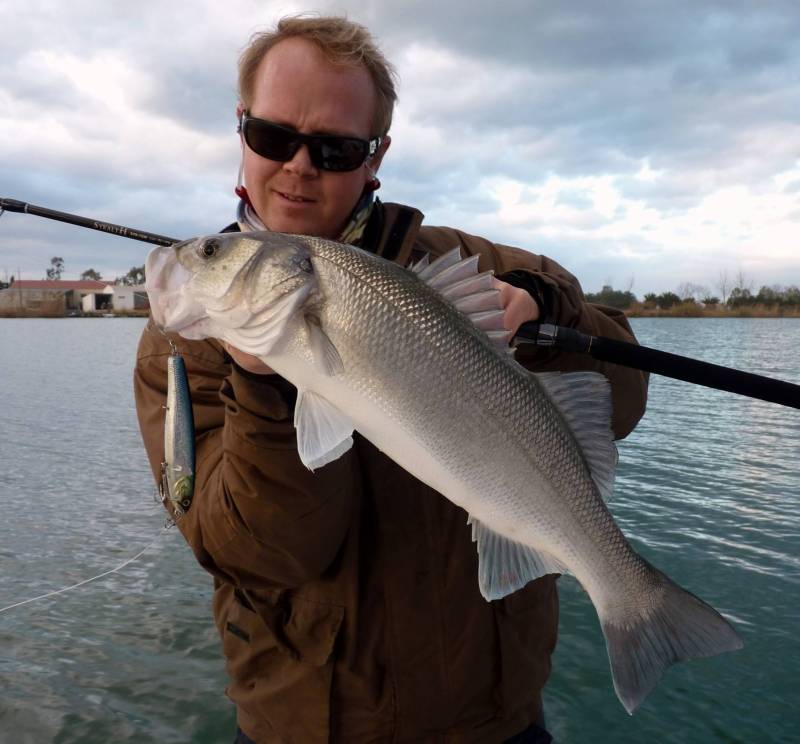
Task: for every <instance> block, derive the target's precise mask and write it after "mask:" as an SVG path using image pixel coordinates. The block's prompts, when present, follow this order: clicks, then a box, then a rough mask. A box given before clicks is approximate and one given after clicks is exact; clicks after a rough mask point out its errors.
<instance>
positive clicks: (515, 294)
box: [492, 279, 539, 338]
mask: <svg viewBox="0 0 800 744" xmlns="http://www.w3.org/2000/svg"><path fill="white" fill-rule="evenodd" d="M492 283H493V284H494V287H495V289H499V290H500V304H501V306H502V307H503V310H504V311H505V317H504V318H503V324H504V325H505V327H506V328H507V329H508V330H509V331H511V337H512V338H513V337H514V336H515V335H516V333H517V330H518V329H519V327H520V326H521V325H522V324H523V323H526V322H528V321H529V320H539V306H538V305H537V304H536V300H534V299H533V297H531V296H530V294H529V293H528V292H526V291H525V290H524V289H521V288H520V287H515V286H513V285H512V284H508V283H507V282H502V281H500V280H499V279H492Z"/></svg>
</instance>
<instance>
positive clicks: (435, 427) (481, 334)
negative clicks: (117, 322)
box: [146, 233, 741, 712]
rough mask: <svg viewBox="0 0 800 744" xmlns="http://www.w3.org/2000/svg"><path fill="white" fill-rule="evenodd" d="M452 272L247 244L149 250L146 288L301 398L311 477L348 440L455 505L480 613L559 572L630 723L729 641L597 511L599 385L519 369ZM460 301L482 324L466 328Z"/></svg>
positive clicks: (731, 639)
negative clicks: (473, 558) (569, 577)
mask: <svg viewBox="0 0 800 744" xmlns="http://www.w3.org/2000/svg"><path fill="white" fill-rule="evenodd" d="M458 261H459V259H458V256H457V255H455V254H447V255H446V256H443V257H440V258H439V259H437V260H436V261H435V262H433V263H431V264H430V265H427V264H424V265H423V263H421V264H419V265H418V266H416V267H415V268H414V270H407V269H404V268H402V267H400V266H397V265H395V264H392V263H390V262H387V261H385V260H383V259H381V258H379V257H377V256H374V255H371V254H368V253H366V252H364V251H362V250H359V249H358V248H354V247H352V246H347V245H341V244H338V243H333V242H330V241H325V240H321V239H317V238H309V237H303V236H287V235H280V234H276V233H251V234H247V235H236V234H232V235H217V236H209V237H204V238H196V239H194V240H191V241H186V242H184V243H181V244H178V245H176V246H172V247H171V248H157V249H155V250H154V251H153V252H152V253H151V255H150V256H149V257H148V268H147V271H146V274H147V277H148V283H149V284H148V291H151V289H152V292H151V306H152V308H153V314H154V317H156V319H157V321H158V322H159V323H160V324H162V325H163V326H165V327H166V328H168V329H170V330H175V331H178V332H180V333H182V334H184V335H186V336H187V337H189V338H202V337H206V336H216V337H217V338H221V339H223V340H225V341H227V342H229V343H230V344H232V345H233V346H235V347H238V348H240V349H242V350H244V351H248V352H250V353H254V354H256V355H257V356H259V357H260V358H261V359H263V360H264V362H265V363H266V364H268V365H269V366H270V367H272V368H273V369H274V370H275V371H276V372H278V373H279V374H281V375H282V376H283V377H285V378H286V379H288V380H290V381H291V382H292V383H294V384H295V385H296V386H297V388H298V403H297V406H296V411H295V425H296V427H297V441H298V453H299V454H300V457H301V459H302V460H303V462H305V463H306V464H307V465H308V466H309V467H311V468H316V467H323V466H324V465H325V464H326V463H327V462H330V461H331V460H332V459H335V458H336V457H338V456H340V455H341V454H342V453H343V452H344V451H346V450H347V449H348V448H349V447H350V446H351V444H352V432H353V430H357V431H359V432H360V433H361V434H362V435H363V436H364V437H366V438H367V439H369V440H370V441H371V442H372V443H373V444H374V445H375V446H376V447H378V448H379V449H381V450H383V451H384V452H385V453H386V454H387V455H388V456H389V457H391V458H392V459H394V460H395V461H396V462H397V463H398V464H399V465H400V466H401V467H403V468H404V469H406V470H407V471H408V472H410V473H411V474H413V475H414V476H416V477H417V478H419V479H420V480H422V481H423V482H425V483H427V484H428V485H429V486H431V487H432V488H433V489H435V490H437V491H439V492H440V493H441V494H442V495H444V496H445V497H446V498H448V499H450V500H451V501H453V502H454V503H456V504H458V505H459V506H461V507H463V508H464V509H465V510H466V511H467V512H468V514H469V523H470V525H471V529H472V536H473V539H474V540H475V542H476V545H477V550H478V556H479V575H478V577H477V579H478V582H479V586H480V589H481V592H482V593H483V595H484V597H486V598H487V600H491V599H496V598H499V597H502V596H504V595H506V594H508V593H510V592H512V591H515V590H517V589H519V588H521V587H522V586H524V585H525V584H526V583H527V582H528V581H531V580H533V579H535V578H537V577H539V576H541V575H544V574H546V573H554V572H556V573H562V572H564V571H567V570H568V571H569V572H570V573H572V574H573V575H574V576H575V577H576V578H577V579H578V581H579V582H580V583H581V584H582V586H583V587H584V589H586V591H587V592H588V594H589V596H590V598H591V599H592V602H593V603H594V605H595V608H596V609H597V611H598V615H599V618H600V622H601V626H602V628H603V632H604V635H605V638H606V644H607V648H608V653H609V659H610V663H611V669H612V676H613V680H614V687H615V690H616V692H617V695H618V697H619V698H620V700H621V701H622V703H623V705H624V706H625V708H626V709H627V710H628V711H629V712H633V710H635V709H636V707H637V706H638V705H639V704H640V703H641V702H642V700H643V699H644V698H645V696H646V695H647V694H648V693H649V692H650V690H652V689H653V687H655V685H656V684H657V683H658V680H659V679H660V677H661V676H662V674H663V672H664V670H665V669H666V668H667V667H668V666H669V665H670V664H672V663H674V662H676V661H680V660H685V659H688V658H693V657H697V656H710V655H713V654H717V653H721V652H723V651H727V650H732V649H735V648H739V647H740V646H741V641H740V640H739V638H738V636H737V635H736V633H735V631H734V630H733V628H731V626H730V625H729V624H728V623H727V621H725V620H724V618H722V617H721V616H720V615H719V613H717V612H716V611H715V610H714V609H713V608H711V607H709V606H708V605H706V604H705V603H703V602H702V601H701V600H699V599H697V598H696V597H694V595H692V594H690V593H689V592H686V591H685V590H684V589H682V588H680V587H678V586H677V585H676V584H675V583H674V582H672V581H671V580H670V579H669V578H668V577H667V576H666V575H665V574H663V573H661V572H660V571H658V570H657V569H656V568H654V567H652V566H650V564H649V563H647V562H646V561H645V560H644V559H643V558H641V557H640V556H639V555H638V554H637V553H636V552H635V551H634V550H633V548H632V547H631V546H630V544H629V543H628V541H627V540H626V539H625V537H624V535H623V534H622V532H621V531H620V530H619V528H618V526H617V525H616V523H615V521H614V519H613V517H612V515H611V513H610V512H609V510H608V508H607V507H606V505H605V503H604V501H603V498H602V496H603V495H604V494H605V495H607V494H608V493H610V491H611V484H612V483H613V470H614V465H615V463H616V450H615V448H614V445H613V442H612V435H611V428H610V416H611V403H610V389H609V385H608V383H607V381H605V379H604V378H602V376H600V375H598V374H597V373H593V372H577V373H569V374H564V375H558V374H554V373H545V374H542V375H533V374H531V373H529V372H528V371H527V370H525V369H524V368H523V367H521V366H520V365H519V364H517V363H516V362H515V361H514V360H513V358H512V357H511V356H510V355H509V354H508V353H507V351H508V350H507V347H506V348H505V349H503V348H501V347H502V345H503V342H504V341H505V340H506V338H507V334H506V333H504V332H502V331H500V330H499V329H498V330H489V331H488V332H485V331H484V330H482V329H481V328H484V326H481V328H479V327H477V325H476V324H477V323H485V322H488V323H490V324H491V323H494V322H495V320H493V317H494V315H495V314H492V313H491V312H489V314H488V315H487V314H486V313H487V310H488V311H491V307H490V305H491V303H489V305H488V306H487V302H486V300H487V297H486V296H485V295H481V296H480V297H478V295H479V294H480V293H482V292H485V291H486V286H487V285H486V281H485V280H484V279H485V277H482V276H480V275H477V276H475V275H473V276H472V277H470V272H474V271H475V270H476V266H475V264H476V262H475V261H469V260H467V261H465V262H463V263H460V264H459V262H458ZM245 267H246V268H245ZM151 270H152V271H151ZM431 283H433V284H435V285H436V289H434V288H433V287H432V286H431ZM471 292H472V293H474V302H472V301H471V299H470V298H471V297H472V295H470V293H471ZM445 295H447V297H448V298H449V299H445ZM238 297H245V298H248V300H247V301H248V303H249V304H247V305H245V306H243V305H242V302H234V300H235V299H236V298H238ZM490 298H491V297H489V299H490ZM456 301H461V303H462V306H469V305H472V306H474V307H476V308H480V312H477V311H476V312H475V313H473V314H464V313H461V312H460V311H459V310H457V309H456V308H455V306H454V304H453V303H454V302H456ZM206 308H209V310H208V311H206ZM498 309H499V306H498ZM209 312H211V315H209ZM496 315H498V317H501V316H499V314H496ZM495 327H496V326H495ZM465 529H467V528H466V527H465Z"/></svg>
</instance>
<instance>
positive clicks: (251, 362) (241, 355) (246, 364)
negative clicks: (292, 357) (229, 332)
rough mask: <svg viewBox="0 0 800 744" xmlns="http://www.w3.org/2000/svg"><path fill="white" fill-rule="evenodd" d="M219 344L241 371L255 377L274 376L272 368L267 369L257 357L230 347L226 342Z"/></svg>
mask: <svg viewBox="0 0 800 744" xmlns="http://www.w3.org/2000/svg"><path fill="white" fill-rule="evenodd" d="M220 343H221V344H222V347H223V348H224V349H225V351H227V352H228V354H230V355H231V358H232V359H233V361H234V362H236V364H238V365H239V366H240V367H241V368H242V369H246V370H247V371H248V372H252V373H253V374H255V375H274V374H276V372H275V371H274V370H273V369H272V367H268V366H267V365H266V364H264V362H262V361H261V360H260V359H259V358H258V357H257V356H253V355H252V354H246V353H245V352H243V351H240V350H239V349H237V348H236V347H235V346H231V345H230V344H229V343H228V342H227V341H221V342H220Z"/></svg>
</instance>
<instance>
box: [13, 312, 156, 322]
mask: <svg viewBox="0 0 800 744" xmlns="http://www.w3.org/2000/svg"><path fill="white" fill-rule="evenodd" d="M149 315H150V311H149V310H116V311H115V310H108V311H103V312H98V313H81V314H79V315H65V314H64V313H58V314H56V313H37V312H35V311H31V310H27V311H20V310H17V311H9V310H3V311H0V320H3V319H5V318H59V319H63V320H74V319H76V318H109V317H113V318H147V317H148V316H149Z"/></svg>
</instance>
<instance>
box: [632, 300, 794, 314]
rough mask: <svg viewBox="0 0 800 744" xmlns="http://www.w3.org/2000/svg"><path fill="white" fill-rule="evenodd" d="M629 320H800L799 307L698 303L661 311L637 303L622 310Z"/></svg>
mask: <svg viewBox="0 0 800 744" xmlns="http://www.w3.org/2000/svg"><path fill="white" fill-rule="evenodd" d="M623 312H624V313H625V315H627V316H628V317H629V318H800V307H797V306H795V305H790V306H787V307H780V306H777V305H740V306H739V307H732V308H731V307H727V306H725V305H723V306H715V307H706V306H704V305H701V304H699V303H682V304H680V305H673V306H672V307H669V308H665V309H661V308H658V307H648V306H646V305H645V304H644V303H641V302H637V303H635V304H633V305H631V306H630V307H627V308H625V309H624V310H623Z"/></svg>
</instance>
